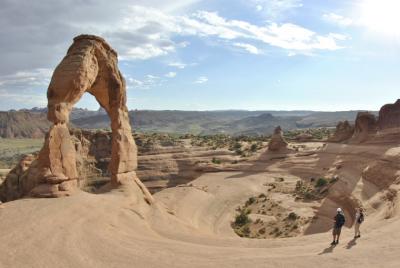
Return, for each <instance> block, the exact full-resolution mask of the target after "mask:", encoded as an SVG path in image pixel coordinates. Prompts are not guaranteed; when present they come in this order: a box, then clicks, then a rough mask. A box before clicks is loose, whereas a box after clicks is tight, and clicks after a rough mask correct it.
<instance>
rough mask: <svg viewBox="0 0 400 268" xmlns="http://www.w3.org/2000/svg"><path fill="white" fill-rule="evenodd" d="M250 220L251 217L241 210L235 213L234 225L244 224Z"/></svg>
mask: <svg viewBox="0 0 400 268" xmlns="http://www.w3.org/2000/svg"><path fill="white" fill-rule="evenodd" d="M249 222H251V219H250V218H249V216H248V215H247V214H246V213H245V212H244V211H241V212H240V213H239V214H238V215H236V217H235V225H236V226H239V227H240V226H244V225H246V224H247V223H249Z"/></svg>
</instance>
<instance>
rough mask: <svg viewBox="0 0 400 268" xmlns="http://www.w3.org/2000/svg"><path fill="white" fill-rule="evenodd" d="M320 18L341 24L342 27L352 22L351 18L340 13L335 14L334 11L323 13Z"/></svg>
mask: <svg viewBox="0 0 400 268" xmlns="http://www.w3.org/2000/svg"><path fill="white" fill-rule="evenodd" d="M322 18H323V19H324V20H325V21H328V22H330V23H333V24H337V25H339V26H342V27H347V26H351V25H352V24H353V23H354V22H353V20H352V19H350V18H346V17H344V16H342V15H338V14H335V13H326V14H323V15H322Z"/></svg>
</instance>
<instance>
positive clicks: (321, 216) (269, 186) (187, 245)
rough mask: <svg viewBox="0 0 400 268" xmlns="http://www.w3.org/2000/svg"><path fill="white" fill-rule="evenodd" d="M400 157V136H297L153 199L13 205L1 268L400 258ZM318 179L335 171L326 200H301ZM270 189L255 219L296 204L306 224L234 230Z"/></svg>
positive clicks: (131, 192)
mask: <svg viewBox="0 0 400 268" xmlns="http://www.w3.org/2000/svg"><path fill="white" fill-rule="evenodd" d="M388 135H390V134H388ZM399 157H400V147H399V144H398V143H397V142H395V141H390V140H388V139H383V138H382V139H378V138H376V139H375V140H374V141H373V142H367V143H363V144H351V143H348V144H343V143H329V142H304V143H301V142H291V143H290V144H289V146H288V148H287V149H286V150H284V151H280V152H271V151H268V150H267V148H263V149H261V150H260V151H259V152H258V153H257V154H255V155H253V156H252V157H250V158H249V160H248V161H245V162H243V163H239V164H238V165H237V166H236V171H223V170H222V171H221V170H219V171H218V172H207V173H204V174H202V175H200V176H199V177H198V178H196V179H195V180H193V181H191V182H188V183H186V184H181V185H178V186H176V187H170V188H166V189H163V190H161V191H159V192H157V193H155V194H154V195H153V196H154V200H155V201H154V203H153V204H152V205H149V204H147V203H146V202H145V201H144V199H143V195H142V192H141V191H140V190H139V188H138V187H137V186H136V185H135V184H128V185H125V186H124V187H122V188H117V189H113V190H109V189H106V188H104V187H103V188H102V189H101V193H100V192H98V193H88V192H84V191H77V192H76V193H75V194H73V195H71V196H69V197H65V198H56V199H32V198H24V199H20V200H16V201H12V202H7V203H3V204H1V207H0V219H1V221H0V237H1V243H0V251H1V252H2V254H1V257H0V266H1V267H167V266H170V267H322V266H323V267H337V266H338V265H340V266H342V267H398V263H399V252H400V242H399V241H400V232H399V228H400V227H399V221H400V218H399V213H398V209H397V206H398V202H399V201H398V199H397V196H396V192H397V189H398V187H399V186H398V185H397V184H398V181H396V180H395V179H394V178H396V177H397V176H398V174H397V173H398V171H397V170H395V169H393V168H392V169H391V168H390V167H392V166H393V165H396V164H397V162H398V159H399ZM221 165H224V164H221ZM368 169H369V170H370V172H368ZM371 170H372V171H371ZM374 170H379V172H378V173H377V175H376V174H375V173H374ZM391 172H392V173H391ZM319 177H324V178H333V177H334V178H335V181H334V182H332V183H330V184H329V186H327V187H328V188H327V191H321V192H323V193H324V194H323V195H322V196H320V197H318V198H315V199H313V200H305V199H302V198H296V190H295V188H296V184H297V183H298V181H303V182H305V183H307V182H310V178H319ZM382 181H385V183H382ZM261 194H263V195H262V196H265V198H264V199H265V200H267V201H265V202H266V203H267V204H268V203H271V202H275V203H278V204H279V208H280V209H279V210H272V213H273V214H274V213H275V215H272V216H271V215H270V216H268V215H267V216H266V215H265V214H263V213H259V211H256V210H254V211H252V212H251V213H250V215H249V217H250V218H251V219H252V220H253V221H252V222H255V221H257V219H260V220H261V221H262V222H269V221H272V222H273V221H274V219H273V218H274V216H275V218H276V217H277V215H276V214H277V213H280V214H284V215H287V214H289V213H290V212H295V213H296V214H297V215H298V217H299V219H303V220H302V221H299V226H298V230H296V232H287V233H286V236H285V235H284V233H285V230H284V226H279V225H277V226H278V227H279V228H282V233H283V234H282V235H274V234H273V235H270V236H268V237H265V238H261V237H256V236H253V237H251V235H250V237H240V236H238V235H237V234H236V233H235V231H234V229H233V228H232V222H233V221H234V220H235V215H237V213H238V212H237V208H238V207H241V206H243V205H244V204H245V202H246V200H248V199H249V198H251V197H258V196H260V195H261ZM256 200H257V201H256V202H257V203H258V202H262V201H261V199H260V198H258V199H256ZM358 205H362V206H363V207H364V208H365V209H366V221H365V223H363V224H362V230H361V232H362V237H361V238H359V239H353V236H354V233H353V229H351V227H352V224H353V213H354V208H355V207H356V206H358ZM253 206H254V204H253ZM337 207H342V208H343V209H344V211H345V215H346V219H347V222H346V227H345V228H344V230H343V231H342V237H341V239H340V243H339V244H338V245H336V246H330V242H331V239H332V238H331V227H332V217H333V216H334V215H335V211H336V208H337ZM260 220H259V221H258V222H260ZM252 228H253V229H254V228H257V226H256V225H252ZM253 229H252V234H253V231H254V232H255V231H256V230H253Z"/></svg>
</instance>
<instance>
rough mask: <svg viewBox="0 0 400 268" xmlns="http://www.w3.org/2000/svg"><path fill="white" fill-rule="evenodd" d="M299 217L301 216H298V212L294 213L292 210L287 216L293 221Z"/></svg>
mask: <svg viewBox="0 0 400 268" xmlns="http://www.w3.org/2000/svg"><path fill="white" fill-rule="evenodd" d="M298 217H299V216H297V214H296V213H294V212H290V213H289V215H288V216H287V218H288V219H289V220H291V221H295V220H297V218H298Z"/></svg>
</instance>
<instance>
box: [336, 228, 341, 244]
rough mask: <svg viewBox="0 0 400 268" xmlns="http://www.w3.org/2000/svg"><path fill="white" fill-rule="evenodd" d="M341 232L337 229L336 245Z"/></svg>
mask: <svg viewBox="0 0 400 268" xmlns="http://www.w3.org/2000/svg"><path fill="white" fill-rule="evenodd" d="M341 231H342V228H337V232H336V244H339V237H340V233H341Z"/></svg>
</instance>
